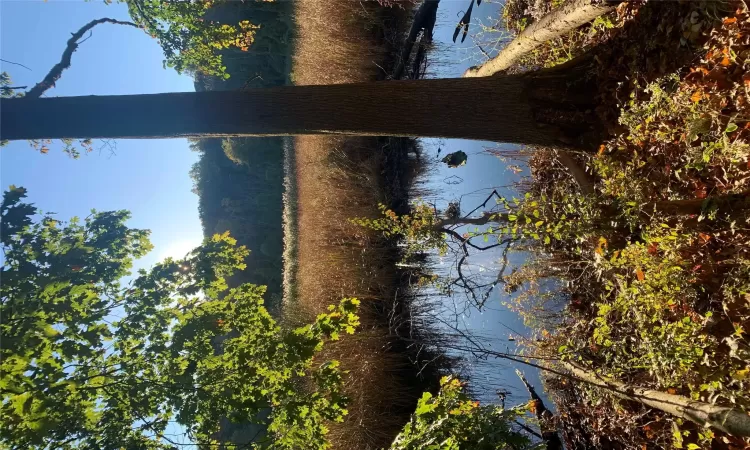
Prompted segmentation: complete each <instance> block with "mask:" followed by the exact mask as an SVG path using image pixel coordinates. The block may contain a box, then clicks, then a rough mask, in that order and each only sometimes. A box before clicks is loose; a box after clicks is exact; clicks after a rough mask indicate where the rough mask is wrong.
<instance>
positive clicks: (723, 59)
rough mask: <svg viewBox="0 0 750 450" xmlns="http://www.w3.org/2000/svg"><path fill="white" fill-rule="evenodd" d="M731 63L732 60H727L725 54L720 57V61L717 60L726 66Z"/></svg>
mask: <svg viewBox="0 0 750 450" xmlns="http://www.w3.org/2000/svg"><path fill="white" fill-rule="evenodd" d="M731 63H732V61H730V60H729V57H728V56H725V57H724V58H722V60H721V62H719V64H721V65H722V66H724V67H726V66H728V65H729V64H731Z"/></svg>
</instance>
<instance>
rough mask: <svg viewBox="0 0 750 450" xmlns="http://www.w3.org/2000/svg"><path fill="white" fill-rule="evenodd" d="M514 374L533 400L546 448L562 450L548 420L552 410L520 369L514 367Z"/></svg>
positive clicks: (557, 436) (556, 434) (558, 436)
mask: <svg viewBox="0 0 750 450" xmlns="http://www.w3.org/2000/svg"><path fill="white" fill-rule="evenodd" d="M516 375H518V378H520V379H521V382H522V383H523V385H524V386H526V390H527V391H529V397H531V401H533V402H534V406H535V413H536V418H537V420H538V421H539V428H540V429H541V431H542V439H543V440H544V442H545V445H546V448H547V450H562V448H563V445H562V440H560V435H559V434H558V433H557V430H556V429H555V428H554V427H551V426H550V421H551V420H552V417H553V414H552V411H550V410H549V409H548V408H547V405H545V404H544V402H543V401H542V398H541V397H540V396H539V394H537V393H536V389H534V386H532V385H531V383H529V381H528V380H527V379H526V377H525V376H523V373H522V372H521V371H520V370H518V369H516Z"/></svg>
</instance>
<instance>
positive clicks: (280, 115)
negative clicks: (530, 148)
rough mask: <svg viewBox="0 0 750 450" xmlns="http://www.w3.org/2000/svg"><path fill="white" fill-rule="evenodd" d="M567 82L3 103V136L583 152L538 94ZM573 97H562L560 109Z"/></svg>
mask: <svg viewBox="0 0 750 450" xmlns="http://www.w3.org/2000/svg"><path fill="white" fill-rule="evenodd" d="M537 74H538V75H537ZM566 76H568V75H567V74H566V75H563V76H561V75H560V74H546V73H545V72H544V71H540V72H537V73H533V74H527V75H509V76H503V77H493V78H486V79H463V78H458V79H441V80H398V81H386V82H372V83H361V84H342V85H330V86H284V87H274V88H267V89H250V90H245V91H229V92H189V93H188V92H186V93H168V94H150V95H122V96H87V97H56V98H11V99H0V138H2V139H5V140H19V139H57V138H170V137H216V136H284V135H300V134H302V135H304V134H350V135H375V136H426V137H443V138H463V139H482V140H490V141H499V142H513V143H518V144H528V145H541V146H550V145H567V146H575V145H577V142H576V141H575V139H576V138H575V137H571V135H569V134H567V133H568V132H567V131H565V129H564V127H557V126H554V125H549V124H545V123H540V120H538V119H537V112H536V109H535V108H537V107H538V105H540V102H537V101H535V100H534V98H535V92H537V91H540V92H544V93H545V95H546V93H548V91H550V90H552V89H555V88H557V87H558V86H563V89H568V88H567V87H565V86H567V84H566V83H563V82H562V80H561V78H565V77H566ZM590 95H592V96H593V95H594V93H593V92H590ZM565 96H566V92H565V91H563V92H560V101H561V102H564V100H565ZM593 128H595V126H594V125H591V126H590V127H589V129H593Z"/></svg>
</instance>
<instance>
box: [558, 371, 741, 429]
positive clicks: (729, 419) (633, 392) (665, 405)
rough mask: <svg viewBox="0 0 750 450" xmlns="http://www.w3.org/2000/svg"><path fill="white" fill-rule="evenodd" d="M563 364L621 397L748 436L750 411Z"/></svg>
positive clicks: (712, 426) (579, 375)
mask: <svg viewBox="0 0 750 450" xmlns="http://www.w3.org/2000/svg"><path fill="white" fill-rule="evenodd" d="M562 364H563V366H564V367H565V368H566V369H568V370H569V371H570V372H571V374H573V375H574V376H575V377H576V378H578V379H580V380H582V381H585V382H586V383H589V384H592V385H595V386H598V387H601V388H603V389H607V390H608V391H610V392H612V393H613V394H614V395H616V396H617V397H620V398H622V399H626V400H632V401H635V402H638V403H641V404H643V405H646V406H648V407H650V408H654V409H658V410H660V411H664V412H665V413H667V414H671V415H673V416H675V417H679V418H682V419H687V420H691V421H693V422H695V423H697V424H699V425H702V426H707V427H711V428H715V429H717V430H719V431H723V432H724V433H728V434H731V435H734V436H742V437H750V415H747V414H746V413H744V412H742V411H740V410H739V409H735V408H730V407H727V406H719V405H712V404H709V403H703V402H699V401H694V400H691V399H689V398H687V397H683V396H681V395H673V394H667V393H664V392H661V391H657V390H653V389H645V388H641V387H637V386H631V385H628V384H625V383H622V382H620V381H615V380H611V379H609V378H604V377H602V376H601V375H598V374H596V373H594V372H592V371H590V370H587V369H584V368H583V367H581V366H579V365H577V364H575V363H572V362H569V361H562Z"/></svg>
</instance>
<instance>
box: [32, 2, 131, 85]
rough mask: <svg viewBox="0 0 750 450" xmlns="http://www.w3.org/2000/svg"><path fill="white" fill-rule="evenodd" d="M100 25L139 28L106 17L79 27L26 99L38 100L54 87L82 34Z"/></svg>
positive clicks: (68, 64) (68, 62) (67, 66)
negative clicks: (58, 59)
mask: <svg viewBox="0 0 750 450" xmlns="http://www.w3.org/2000/svg"><path fill="white" fill-rule="evenodd" d="M100 23H113V24H116V25H127V26H131V27H135V28H140V26H138V25H136V24H135V23H133V22H125V21H122V20H115V19H110V18H108V17H104V18H101V19H97V20H92V21H91V22H89V23H87V24H86V25H84V26H83V27H81V28H80V29H79V30H78V31H76V32H75V33H73V35H72V36H71V37H70V39H68V44H67V46H66V47H65V51H63V54H62V58H60V62H59V63H57V64H55V65H54V67H52V69H51V70H50V71H49V73H48V74H47V76H45V77H44V79H43V80H42V81H40V82H39V83H37V85H36V86H34V87H33V88H31V90H29V92H27V93H26V98H39V97H41V96H42V94H44V93H45V92H46V91H47V90H48V89H50V88H52V87H54V86H55V83H57V81H58V80H59V79H60V77H62V73H63V71H65V69H67V68H69V67H70V59H71V58H72V57H73V52H75V51H76V50H77V49H78V46H79V45H80V43H79V42H78V41H79V40H80V39H81V38H82V37H83V35H84V34H86V32H87V31H89V30H91V29H92V28H94V27H95V26H97V25H99V24H100ZM86 39H88V38H86Z"/></svg>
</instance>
